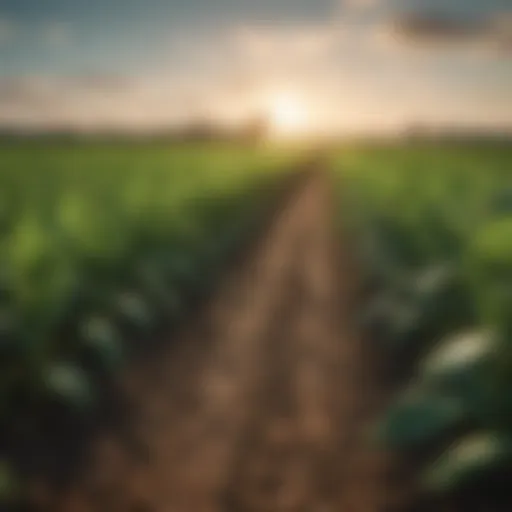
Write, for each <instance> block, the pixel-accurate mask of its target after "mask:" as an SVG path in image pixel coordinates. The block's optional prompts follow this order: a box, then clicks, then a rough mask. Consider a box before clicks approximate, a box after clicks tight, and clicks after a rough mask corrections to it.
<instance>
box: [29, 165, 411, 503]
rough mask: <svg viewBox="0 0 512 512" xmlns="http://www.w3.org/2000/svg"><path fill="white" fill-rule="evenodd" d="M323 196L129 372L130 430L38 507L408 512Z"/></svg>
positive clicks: (326, 191) (316, 185)
mask: <svg viewBox="0 0 512 512" xmlns="http://www.w3.org/2000/svg"><path fill="white" fill-rule="evenodd" d="M330 194H331V191H330V188H329V181H328V175H327V173H325V172H321V171H316V172H314V173H311V175H310V176H308V178H307V179H305V180H304V181H303V183H302V184H301V185H300V186H299V187H297V190H296V192H295V193H294V194H292V197H290V198H289V199H288V200H287V201H286V202H285V204H283V205H282V208H281V209H280V211H279V212H278V213H277V214H276V216H275V218H274V221H273V222H272V225H271V226H270V228H269V229H268V230H267V232H266V233H265V235H264V236H263V237H262V239H261V240H260V241H259V243H258V244H257V245H256V247H255V248H254V249H253V250H252V251H251V254H249V255H248V257H247V258H246V259H245V261H242V262H241V263H240V264H239V265H238V266H237V268H235V269H233V271H232V272H230V273H229V275H228V276H226V279H225V281H224V282H223V283H222V284H221V286H220V287H219V290H218V293H216V294H215V296H214V297H213V298H212V299H211V301H209V303H208V304H206V306H205V307H204V311H202V312H200V313H199V314H198V316H197V319H196V321H195V322H193V324H192V325H190V326H188V327H187V328H186V329H184V332H182V333H180V334H178V335H174V336H173V337H174V339H172V340H169V341H170V342H169V343H167V344H164V345H163V346H164V347H165V348H162V349H161V350H160V351H159V352H158V353H155V354H154V355H153V356H151V357H149V358H147V360H145V361H143V362H140V361H139V362H138V364H136V365H134V366H133V367H132V368H130V369H129V370H128V371H127V372H126V374H125V375H123V377H122V379H121V388H122V394H123V396H124V399H125V401H126V403H128V405H129V408H128V409H129V415H128V417H127V418H125V423H124V426H123V428H122V429H121V430H120V429H119V428H118V427H116V428H114V427H112V428H104V429H102V431H101V432H100V433H99V434H98V435H97V436H95V438H94V439H93V441H92V443H91V446H90V450H89V457H88V460H87V464H86V465H85V467H84V469H83V471H82V473H81V474H80V475H79V477H78V478H76V480H75V481H74V482H73V483H72V485H71V486H69V488H68V489H67V490H66V492H64V493H63V494H61V495H60V496H59V498H58V499H50V498H49V497H47V498H46V499H43V498H41V499H40V503H39V509H40V510H42V511H44V510H48V511H51V512H89V511H90V512H224V511H225V512H238V511H240V512H251V511H254V512H266V511H268V512H270V511H271V512H281V511H290V512H291V511H297V512H302V511H304V512H331V511H340V512H394V511H397V512H398V511H402V510H406V509H407V510H409V508H408V506H409V500H410V496H409V494H410V493H409V491H408V489H409V486H408V485H406V484H405V480H406V479H405V477H404V475H403V471H401V468H400V464H399V463H398V461H396V460H394V458H393V457H392V456H391V455H390V454H388V453H384V452H382V451H381V450H380V449H379V448H378V447H376V446H375V445H372V443H371V442H370V440H369V435H368V434H369V426H370V425H371V423H372V420H373V419H374V418H375V416H376V415H377V414H378V413H379V412H380V411H381V410H382V409H383V408H384V407H385V405H386V401H387V399H388V397H389V387H388V386H387V384H386V382H385V378H384V373H385V372H383V371H382V370H383V369H382V368H381V367H380V358H379V357H377V354H376V353H375V352H374V349H373V347H372V345H371V343H370V342H369V341H368V340H364V339H363V338H362V337H361V336H360V333H359V332H358V328H357V325H356V319H355V318H356V317H355V314H354V312H355V311H356V309H357V300H358V299H357V296H358V283H357V269H356V267H355V265H354V264H353V263H354V262H352V261H351V260H350V251H349V250H348V249H347V248H346V247H345V246H344V244H343V241H340V236H339V233H338V232H337V231H336V228H335V226H334V224H333V222H334V221H333V219H334V218H335V215H334V200H333V198H332V197H331V195H330ZM347 246H349V244H347Z"/></svg>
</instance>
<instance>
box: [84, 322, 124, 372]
mask: <svg viewBox="0 0 512 512" xmlns="http://www.w3.org/2000/svg"><path fill="white" fill-rule="evenodd" d="M81 337H82V340H83V341H84V343H85V345H86V346H88V347H90V348H91V349H93V351H94V353H95V355H96V356H97V357H98V358H99V359H100V361H101V364H102V365H103V366H104V367H105V368H106V369H108V370H110V371H112V370H114V369H116V368H118V367H119V366H121V364H122V363H123V360H124V351H123V346H122V340H121V336H120V334H119V332H118V331H117V329H116V328H115V326H114V325H113V324H112V322H110V321H109V320H107V319H106V318H102V317H93V318H90V319H89V320H87V321H86V322H84V324H83V325H82V328H81Z"/></svg>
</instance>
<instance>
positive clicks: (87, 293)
mask: <svg viewBox="0 0 512 512" xmlns="http://www.w3.org/2000/svg"><path fill="white" fill-rule="evenodd" d="M291 161H292V155H291V154H290V153H289V152H286V151H280V150H277V149H250V148H238V149H237V148H235V147H223V146H222V145H217V146H212V145H205V146H204V147H200V146H197V145H196V146H194V147H190V146H186V145H183V146H171V147H166V145H165V144H150V145H140V146H132V147H130V146H127V145H126V144H124V145H123V144H121V145H117V146H116V145H115V144H102V143H100V144H85V145H80V144H78V145H73V144H66V143H61V144H59V143H57V142H55V143H54V142H50V143H49V144H46V143H43V142H27V143H21V144H20V143H16V144H10V145H9V144H6V145H2V146H1V147H0V350H1V356H0V361H1V363H0V364H1V369H0V431H1V432H2V433H3V435H2V440H4V439H5V444H4V441H2V443H1V444H2V445H1V446H0V451H1V452H2V453H3V454H4V457H7V459H9V457H10V456H11V455H13V454H11V453H10V450H11V449H12V448H13V444H12V442H11V441H12V436H13V435H15V434H17V433H20V432H23V433H24V435H26V437H27V438H31V437H34V436H35V437H37V436H38V432H39V431H40V430H41V429H42V428H43V426H42V424H41V423H40V422H42V421H43V420H44V418H45V416H46V415H47V414H48V411H53V413H55V415H56V417H60V418H62V414H64V418H65V417H67V416H68V415H71V416H74V417H87V416H90V415H92V412H93V411H94V407H95V403H96V402H97V399H98V398H100V397H101V396H102V395H103V394H104V393H105V390H106V383H107V382H108V381H109V380H110V378H111V377H112V376H113V375H115V374H116V372H118V371H119V369H120V368H121V367H122V366H123V364H124V362H125V360H126V359H127V358H128V355H129V354H130V353H132V352H136V351H141V350H144V344H145V343H146V342H147V340H148V339H149V338H151V337H153V336H154V335H155V334H154V333H155V332H158V329H161V328H162V326H170V325H172V324H173V323H179V322H180V321H181V318H182V317H183V315H184V314H185V313H186V312H187V311H188V310H190V309H191V307H192V305H193V304H194V303H195V302H197V300H198V299H199V298H200V297H201V296H203V295H204V294H205V293H207V292H208V290H209V289H210V288H211V286H212V285H213V283H215V281H216V279H217V278H218V276H219V274H220V273H221V272H222V270H223V267H224V266H225V265H226V264H227V261H228V259H229V258H230V257H231V256H232V255H233V254H234V253H235V251H237V250H239V249H240V247H241V246H242V245H243V244H244V243H246V242H247V241H249V240H250V238H251V237H253V236H254V233H255V231H257V229H258V228H259V226H261V222H262V220H263V218H264V217H265V215H268V213H266V211H267V210H268V208H269V206H270V205H271V203H272V201H273V197H274V196H275V194H276V193H277V192H278V188H279V182H281V181H282V180H283V178H284V176H283V175H284V173H285V172H286V171H287V170H288V169H289V167H290V165H291ZM25 431H27V432H25ZM19 442H20V443H21V444H23V443H24V441H23V440H22V439H20V441H19ZM15 451H17V452H19V451H20V450H19V449H16V450H15ZM2 468H3V466H2ZM5 472H6V475H8V474H9V473H10V470H9V467H8V465H7V464H6V465H5ZM5 480H7V481H9V480H10V477H8V476H6V477H5ZM13 485H14V484H13ZM0 487H2V486H1V485H0ZM5 487H6V493H7V494H8V489H7V488H8V487H9V485H7V484H5Z"/></svg>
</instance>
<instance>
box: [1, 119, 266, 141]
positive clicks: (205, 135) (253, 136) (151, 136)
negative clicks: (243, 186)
mask: <svg viewBox="0 0 512 512" xmlns="http://www.w3.org/2000/svg"><path fill="white" fill-rule="evenodd" d="M266 134H267V126H266V124H265V123H264V122H262V121H260V120H256V121H251V122H248V123H245V124H243V125H238V126H236V127H224V126H219V125H215V124H210V123H206V122H201V123H193V124H190V125H187V126H180V127H178V128H175V127H172V128H167V129H165V128H164V129H156V130H141V131H128V130H116V129H103V130H102V129H98V130H91V131H83V130H77V129H73V128H68V127H64V128H55V127H54V128H51V129H45V130H27V129H18V128H12V127H3V128H2V127H0V142H3V141H5V142H16V141H27V140H32V141H47V142H49V141H52V142H68V143H73V142H88V141H90V142H107V143H117V142H119V143H121V142H130V143H154V142H182V143H187V142H222V141H236V142H247V143H253V142H258V141H260V140H262V139H263V138H265V136H266Z"/></svg>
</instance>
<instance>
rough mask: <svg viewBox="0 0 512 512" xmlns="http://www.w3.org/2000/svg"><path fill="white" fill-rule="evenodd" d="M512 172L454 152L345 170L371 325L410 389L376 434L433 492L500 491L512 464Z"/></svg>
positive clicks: (341, 162)
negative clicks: (494, 487) (408, 460)
mask: <svg viewBox="0 0 512 512" xmlns="http://www.w3.org/2000/svg"><path fill="white" fill-rule="evenodd" d="M511 166H512V152H511V150H510V148H503V147H501V148H500V147H478V146H476V147H475V148H471V147H464V146H463V147H459V146H447V145H439V146H432V145H430V146H423V147H421V146H417V147H401V148H399V149H397V148H380V149H366V150H358V149H352V150H350V151H345V152H343V154H340V155H339V158H338V160H337V163H336V167H337V168H338V169H340V170H342V171H343V172H342V182H343V183H342V185H343V186H342V190H343V198H344V199H343V200H342V202H341V206H342V207H341V210H340V216H341V219H342V222H344V223H345V224H348V225H349V227H350V230H351V233H352V236H353V237H354V240H355V241H356V247H357V251H358V255H359V261H360V266H361V269H362V271H363V274H364V275H365V276H366V277H365V282H366V289H367V296H368V299H367V307H366V309H365V311H363V312H362V313H361V319H360V320H361V325H363V326H364V327H365V329H366V330H367V332H368V336H370V337H371V338H372V339H373V340H374V342H375V343H376V344H380V345H382V346H381V347H380V348H381V349H383V352H382V353H383V354H384V357H386V358H388V359H389V362H390V367H391V371H392V372H393V373H394V375H395V376H397V375H398V378H399V382H400V387H401V388H402V389H403V388H405V390H404V391H402V392H401V393H400V394H399V397H398V398H397V399H396V400H395V402H394V403H393V405H392V406H391V407H390V408H389V410H388V412H387V414H386V415H385V417H384V418H383V419H382V421H381V424H380V425H379V428H378V434H377V435H378V437H379V438H380V439H381V440H382V441H384V442H385V443H386V445H387V446H390V447H392V448H394V449H398V450H402V451H404V452H405V453H407V454H408V455H409V456H411V454H412V455H414V456H415V457H416V460H418V459H419V461H420V465H421V467H422V468H423V475H422V483H423V485H424V487H426V488H427V489H430V490H433V491H436V492H441V491H450V492H452V491H458V490H461V489H466V490H467V489H468V486H471V485H475V483H479V482H482V481H483V482H486V483H487V485H488V484H489V482H491V483H492V482H496V479H497V478H496V477H497V475H500V474H503V472H504V471H506V468H508V467H510V465H511V462H512V451H511V447H512V429H511V423H510V418H511V417H512V402H511V400H510V396H511V394H512V379H511V378H510V375H511V374H510V371H511V369H512V366H511V364H512V323H511V319H512V316H511V313H512V167H511ZM500 472H501V473H500ZM498 481H499V479H498Z"/></svg>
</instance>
